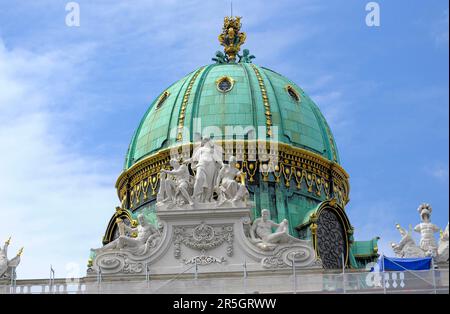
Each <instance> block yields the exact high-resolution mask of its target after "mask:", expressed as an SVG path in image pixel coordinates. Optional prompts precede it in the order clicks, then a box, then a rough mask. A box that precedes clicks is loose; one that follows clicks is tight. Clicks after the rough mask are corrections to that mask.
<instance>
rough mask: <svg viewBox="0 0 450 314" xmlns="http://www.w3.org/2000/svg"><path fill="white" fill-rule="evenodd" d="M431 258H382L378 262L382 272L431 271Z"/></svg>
mask: <svg viewBox="0 0 450 314" xmlns="http://www.w3.org/2000/svg"><path fill="white" fill-rule="evenodd" d="M431 265H432V260H431V257H423V258H398V257H386V256H381V258H380V259H379V260H378V266H379V268H380V271H404V270H428V269H431Z"/></svg>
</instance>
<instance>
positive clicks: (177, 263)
mask: <svg viewBox="0 0 450 314" xmlns="http://www.w3.org/2000/svg"><path fill="white" fill-rule="evenodd" d="M157 216H158V220H159V222H160V223H161V224H162V228H163V231H162V234H161V238H160V240H159V242H158V243H157V244H156V246H155V247H154V248H152V249H151V250H150V251H149V252H147V253H146V254H145V255H142V256H136V255H133V254H131V253H129V252H128V251H127V250H126V249H122V250H111V251H107V252H104V253H101V254H99V255H98V256H96V258H95V259H94V263H93V267H92V268H91V269H90V271H88V275H96V274H98V272H99V270H100V269H101V273H102V275H103V276H108V275H119V276H123V275H126V274H128V275H130V274H145V273H146V267H148V269H149V271H150V272H151V274H152V275H164V274H174V275H176V274H180V273H183V272H189V273H192V272H195V269H197V272H198V273H203V274H205V273H211V274H212V273H215V274H218V273H233V272H242V271H243V269H245V271H248V272H255V271H257V272H260V271H265V270H281V269H290V268H291V267H292V263H294V262H295V265H296V267H297V268H302V269H303V268H304V269H314V268H316V269H317V268H319V269H320V268H321V267H322V266H321V263H320V260H318V259H317V258H316V255H315V252H314V249H313V247H312V244H311V242H310V241H305V240H298V241H296V242H295V243H290V244H279V245H275V247H274V248H273V249H272V250H266V251H264V250H261V249H260V248H258V247H257V246H256V245H255V244H253V243H252V242H251V241H250V240H249V229H250V226H251V221H252V217H251V211H250V209H249V208H245V207H240V208H232V207H229V208H227V207H220V208H214V206H211V204H209V206H207V205H202V206H197V207H196V208H195V209H186V208H171V209H167V208H164V207H159V208H158V211H157Z"/></svg>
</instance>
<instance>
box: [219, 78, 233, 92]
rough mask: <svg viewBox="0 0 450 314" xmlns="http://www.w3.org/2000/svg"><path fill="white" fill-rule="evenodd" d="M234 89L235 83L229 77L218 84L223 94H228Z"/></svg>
mask: <svg viewBox="0 0 450 314" xmlns="http://www.w3.org/2000/svg"><path fill="white" fill-rule="evenodd" d="M232 87H233V82H232V81H231V80H230V79H229V78H228V77H224V78H221V79H220V80H219V82H218V83H217V88H218V89H219V91H221V92H222V93H226V92H228V91H230V90H231V88H232Z"/></svg>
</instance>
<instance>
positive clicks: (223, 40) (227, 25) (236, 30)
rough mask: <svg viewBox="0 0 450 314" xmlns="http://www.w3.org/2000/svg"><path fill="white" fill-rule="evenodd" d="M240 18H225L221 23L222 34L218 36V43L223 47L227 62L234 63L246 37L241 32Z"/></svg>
mask: <svg viewBox="0 0 450 314" xmlns="http://www.w3.org/2000/svg"><path fill="white" fill-rule="evenodd" d="M241 26H242V24H241V17H238V16H236V17H228V16H226V17H225V18H224V21H223V29H222V34H220V35H219V42H220V44H221V45H222V46H224V47H225V48H224V52H225V54H226V56H227V59H228V62H231V63H234V62H236V55H237V53H238V52H239V50H241V45H243V44H244V42H245V39H246V37H247V35H246V34H245V33H244V32H241V31H240V30H241Z"/></svg>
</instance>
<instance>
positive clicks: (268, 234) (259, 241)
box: [250, 209, 302, 251]
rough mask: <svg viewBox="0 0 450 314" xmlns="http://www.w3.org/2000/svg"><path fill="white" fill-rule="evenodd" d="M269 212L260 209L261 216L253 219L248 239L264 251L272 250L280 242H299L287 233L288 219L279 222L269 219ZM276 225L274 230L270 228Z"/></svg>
mask: <svg viewBox="0 0 450 314" xmlns="http://www.w3.org/2000/svg"><path fill="white" fill-rule="evenodd" d="M269 218H270V212H269V210H267V209H263V210H262V211H261V217H260V218H257V219H255V220H254V221H253V224H252V226H251V228H250V240H251V241H252V242H253V243H254V244H255V245H256V246H257V247H259V248H260V249H262V250H264V251H269V250H274V249H275V248H276V247H277V246H278V245H280V244H291V243H295V242H301V241H302V240H300V239H297V238H295V237H293V236H291V235H290V234H289V228H288V224H289V222H288V220H287V219H284V220H283V221H282V222H281V223H280V224H277V223H275V222H274V221H272V220H270V219H269ZM274 227H276V228H277V229H276V230H275V232H272V228H274Z"/></svg>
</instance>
